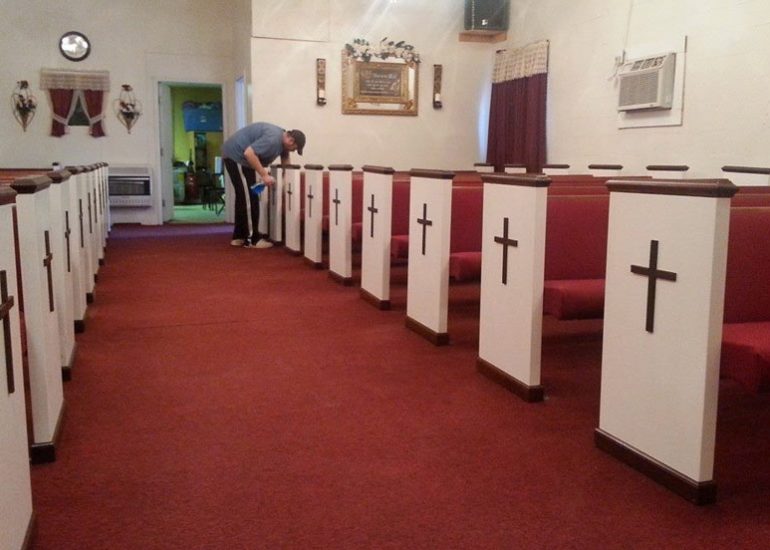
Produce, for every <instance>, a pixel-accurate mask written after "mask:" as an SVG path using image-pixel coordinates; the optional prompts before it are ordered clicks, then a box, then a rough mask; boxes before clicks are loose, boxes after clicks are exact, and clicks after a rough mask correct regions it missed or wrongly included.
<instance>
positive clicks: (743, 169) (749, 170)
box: [722, 166, 770, 174]
mask: <svg viewBox="0 0 770 550" xmlns="http://www.w3.org/2000/svg"><path fill="white" fill-rule="evenodd" d="M722 172H737V173H741V174H770V168H758V167H753V166H722Z"/></svg>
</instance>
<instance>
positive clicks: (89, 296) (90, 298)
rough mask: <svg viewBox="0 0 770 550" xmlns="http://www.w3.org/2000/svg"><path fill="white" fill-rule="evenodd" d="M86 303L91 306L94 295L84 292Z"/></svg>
mask: <svg viewBox="0 0 770 550" xmlns="http://www.w3.org/2000/svg"><path fill="white" fill-rule="evenodd" d="M86 303H87V304H93V303H94V293H93V292H86Z"/></svg>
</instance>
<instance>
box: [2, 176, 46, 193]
mask: <svg viewBox="0 0 770 550" xmlns="http://www.w3.org/2000/svg"><path fill="white" fill-rule="evenodd" d="M50 186H51V178H49V177H48V176H32V177H28V178H19V179H17V180H15V181H14V182H13V183H12V184H11V187H13V189H14V190H15V191H16V192H17V193H19V194H20V195H28V194H33V193H37V192H38V191H42V190H43V189H48V188H49V187H50Z"/></svg>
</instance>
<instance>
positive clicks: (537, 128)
mask: <svg viewBox="0 0 770 550" xmlns="http://www.w3.org/2000/svg"><path fill="white" fill-rule="evenodd" d="M547 85H548V74H546V73H543V74H537V75H534V76H530V77H526V78H517V79H515V80H508V81H506V82H499V83H495V84H492V101H491V105H490V109H489V135H488V142H487V162H488V163H489V164H494V165H495V170H496V171H500V172H501V171H503V165H504V164H525V165H526V166H527V172H540V171H541V170H542V167H543V165H544V164H545V158H546V156H545V103H546V102H545V99H546V90H547Z"/></svg>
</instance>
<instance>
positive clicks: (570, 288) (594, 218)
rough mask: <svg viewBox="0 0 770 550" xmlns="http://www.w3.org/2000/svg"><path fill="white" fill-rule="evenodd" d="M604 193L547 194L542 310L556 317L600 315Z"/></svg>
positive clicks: (605, 223) (606, 202)
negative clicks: (577, 194)
mask: <svg viewBox="0 0 770 550" xmlns="http://www.w3.org/2000/svg"><path fill="white" fill-rule="evenodd" d="M608 220H609V197H608V196H580V197H576V196H549V197H548V205H547V219H546V229H545V283H544V287H543V313H545V314H548V315H553V316H554V317H556V318H557V319H597V318H601V317H602V316H603V315H604V276H605V270H606V264H607V229H608Z"/></svg>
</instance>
